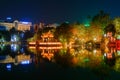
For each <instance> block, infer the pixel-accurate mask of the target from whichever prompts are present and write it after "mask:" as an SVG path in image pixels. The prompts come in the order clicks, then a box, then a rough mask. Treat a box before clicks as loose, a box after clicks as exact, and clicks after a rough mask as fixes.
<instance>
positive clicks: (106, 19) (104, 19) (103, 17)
mask: <svg viewBox="0 0 120 80" xmlns="http://www.w3.org/2000/svg"><path fill="white" fill-rule="evenodd" d="M109 23H111V19H110V16H109V14H108V13H105V12H104V11H102V10H101V11H100V12H99V13H98V14H97V15H95V16H94V17H93V18H92V24H95V25H100V26H101V28H102V30H104V28H105V27H106V26H107V25H108V24H109Z"/></svg>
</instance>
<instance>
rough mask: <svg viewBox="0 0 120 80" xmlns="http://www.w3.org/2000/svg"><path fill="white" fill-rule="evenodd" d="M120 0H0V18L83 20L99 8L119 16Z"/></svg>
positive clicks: (47, 20) (50, 20) (50, 21)
mask: <svg viewBox="0 0 120 80" xmlns="http://www.w3.org/2000/svg"><path fill="white" fill-rule="evenodd" d="M119 7H120V0H0V18H1V19H5V18H6V17H9V16H10V17H12V18H13V19H18V20H23V21H32V22H34V23H36V22H45V23H62V22H64V21H69V22H75V21H83V20H84V19H85V18H86V17H87V16H89V15H90V16H93V15H95V14H97V13H98V12H99V11H100V10H104V11H105V12H106V13H109V14H110V16H111V17H118V16H120V9H119Z"/></svg>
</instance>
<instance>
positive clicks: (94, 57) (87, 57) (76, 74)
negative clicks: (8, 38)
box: [0, 44, 120, 80]
mask: <svg viewBox="0 0 120 80" xmlns="http://www.w3.org/2000/svg"><path fill="white" fill-rule="evenodd" d="M119 72H120V51H119V50H116V48H115V47H110V48H106V49H104V50H102V49H100V48H99V47H96V48H94V47H92V48H91V47H88V48H81V47H79V46H77V47H76V46H74V47H67V48H61V47H59V46H56V47H53V46H51V47H43V46H37V47H36V46H28V45H27V44H24V45H20V44H19V45H18V44H11V45H5V44H0V74H1V78H4V79H8V78H9V79H12V80H25V79H30V80H31V79H33V80H54V79H55V80H68V79H70V80H88V79H89V80H113V79H114V80H118V79H120V76H119V74H120V73H119Z"/></svg>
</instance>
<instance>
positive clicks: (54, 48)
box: [39, 46, 62, 49]
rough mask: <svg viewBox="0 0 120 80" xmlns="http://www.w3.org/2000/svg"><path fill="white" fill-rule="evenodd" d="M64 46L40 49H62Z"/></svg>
mask: <svg viewBox="0 0 120 80" xmlns="http://www.w3.org/2000/svg"><path fill="white" fill-rule="evenodd" d="M61 48H62V46H60V47H39V49H61Z"/></svg>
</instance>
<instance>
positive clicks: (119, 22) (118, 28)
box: [113, 17, 120, 35]
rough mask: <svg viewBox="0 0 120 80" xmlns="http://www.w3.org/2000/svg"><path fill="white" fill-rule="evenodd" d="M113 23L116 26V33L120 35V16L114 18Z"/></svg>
mask: <svg viewBox="0 0 120 80" xmlns="http://www.w3.org/2000/svg"><path fill="white" fill-rule="evenodd" d="M113 24H114V25H115V28H116V34H117V35H120V17H116V18H114V20H113Z"/></svg>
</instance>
